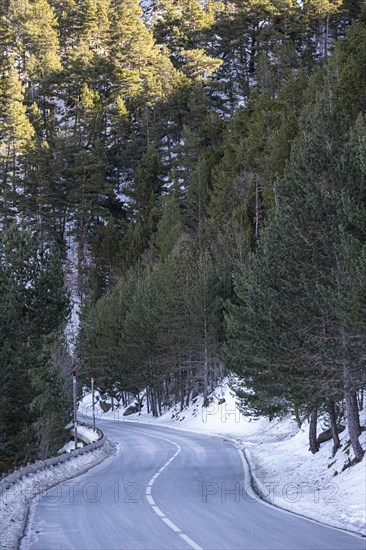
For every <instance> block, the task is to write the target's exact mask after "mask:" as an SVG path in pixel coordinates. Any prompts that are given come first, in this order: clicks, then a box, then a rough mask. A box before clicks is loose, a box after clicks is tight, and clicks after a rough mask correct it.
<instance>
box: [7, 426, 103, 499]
mask: <svg viewBox="0 0 366 550" xmlns="http://www.w3.org/2000/svg"><path fill="white" fill-rule="evenodd" d="M78 424H81V425H83V426H87V427H88V428H91V429H93V426H91V425H90V424H87V423H85V422H78ZM96 431H97V432H98V435H100V439H98V440H97V441H93V442H92V443H89V444H88V445H86V446H85V447H82V448H80V449H77V450H76V451H71V452H70V453H63V454H60V455H58V456H53V457H51V458H47V459H46V460H39V461H38V462H35V463H34V464H28V466H24V467H23V468H19V469H18V470H15V471H14V472H12V473H11V474H9V475H8V476H6V477H4V478H3V479H2V480H1V481H0V495H1V494H2V493H3V492H4V490H5V489H7V488H8V487H9V486H10V485H12V484H13V483H15V482H16V481H19V479H22V478H23V477H25V476H27V475H29V474H33V473H35V472H38V471H39V470H43V469H44V468H48V467H49V466H56V465H57V464H62V463H63V462H66V461H67V460H71V459H72V458H75V457H76V456H80V455H83V454H86V453H89V452H90V451H94V450H95V449H99V448H100V447H102V446H103V445H104V443H105V442H106V441H107V437H106V436H105V435H104V433H103V432H102V430H100V429H99V428H96Z"/></svg>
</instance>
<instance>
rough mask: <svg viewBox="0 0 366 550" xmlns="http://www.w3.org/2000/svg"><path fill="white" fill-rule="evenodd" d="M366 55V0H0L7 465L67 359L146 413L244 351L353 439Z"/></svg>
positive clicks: (63, 403)
mask: <svg viewBox="0 0 366 550" xmlns="http://www.w3.org/2000/svg"><path fill="white" fill-rule="evenodd" d="M365 66H366V11H365V12H364V11H363V8H362V3H361V2H360V1H358V0H345V1H344V2H342V0H335V1H328V0H309V1H306V2H296V1H293V2H292V0H290V1H289V2H286V3H284V2H281V1H278V0H248V1H243V0H222V1H221V0H202V1H200V0H151V1H150V2H148V1H143V2H140V3H139V2H138V0H0V71H1V82H0V181H1V183H0V219H1V228H2V232H1V237H0V255H1V264H0V382H1V386H2V392H1V397H0V454H1V459H0V471H5V470H6V469H7V468H10V467H13V466H14V465H15V464H19V463H22V462H24V461H27V460H30V459H33V458H36V457H43V456H46V455H47V454H49V453H51V452H54V451H55V450H56V449H57V446H58V445H59V443H60V441H61V440H62V436H63V435H62V432H63V426H64V425H65V424H66V422H67V420H68V417H69V412H70V410H69V408H70V402H69V394H70V388H69V380H68V379H69V377H70V376H69V374H70V370H71V368H72V365H74V364H75V362H76V365H77V370H78V372H79V374H80V375H82V376H84V377H85V379H87V377H88V376H89V375H90V373H91V372H93V373H94V375H95V378H96V383H97V385H98V387H99V388H100V390H101V391H102V392H107V393H108V394H109V395H111V396H114V397H116V398H119V397H122V398H124V397H123V396H124V393H123V392H129V393H131V394H133V395H138V394H139V392H141V391H142V390H143V391H144V393H145V397H146V399H145V401H144V403H145V406H147V407H148V408H149V410H151V412H152V414H153V415H159V414H160V413H161V410H162V408H163V407H164V406H167V405H169V404H170V403H172V402H178V403H180V404H181V406H182V407H183V406H184V404H186V403H188V402H189V401H190V400H191V399H192V398H194V396H195V395H197V393H199V392H202V393H203V394H204V396H205V397H207V395H208V393H209V391H210V390H211V389H212V388H213V387H214V386H215V384H216V382H217V381H218V380H219V379H220V378H221V377H222V376H223V374H224V371H225V372H228V371H230V372H234V373H236V374H237V375H238V378H237V380H238V379H240V380H242V382H241V383H238V382H237V383H236V391H237V392H238V395H239V396H240V398H241V402H242V408H243V410H245V411H248V412H250V413H251V414H255V415H261V414H264V415H269V416H270V417H274V416H276V415H282V414H285V413H288V412H291V413H293V414H295V416H296V418H297V419H298V421H299V422H301V420H302V419H304V418H305V417H311V420H312V421H311V431H310V443H311V450H312V451H313V452H316V451H317V443H316V441H315V437H316V419H317V416H318V415H319V414H321V415H325V417H326V418H327V419H329V423H330V425H331V427H332V432H333V439H334V451H336V449H337V446H338V445H339V440H338V435H337V429H336V423H337V421H339V419H340V418H342V416H343V415H344V414H346V415H347V417H348V422H349V431H350V437H351V440H352V448H353V452H354V456H355V457H356V460H361V459H362V456H363V453H364V450H363V449H362V448H361V446H360V444H359V440H358V437H359V434H360V432H361V426H360V423H359V407H360V406H362V405H363V394H364V389H365V387H366V373H365V333H366V314H365V306H366V248H365V246H366V210H365V208H366V202H365V201H366V127H365V124H366V122H365V118H364V117H365V115H366V103H365V98H366V74H365V70H364V68H365ZM70 279H74V280H73V281H72V289H73V292H72V294H71V296H70V292H69V291H68V290H67V288H66V284H65V281H69V282H70ZM69 287H70V285H69ZM75 289H76V290H75ZM73 302H74V303H75V302H76V305H77V306H79V305H80V310H81V321H80V332H79V335H78V339H77V345H76V351H75V354H74V356H72V355H71V353H70V349H69V348H68V345H67V342H65V336H64V334H65V326H66V323H67V321H68V319H69V315H70V311H71V308H72V305H73ZM314 434H315V436H314Z"/></svg>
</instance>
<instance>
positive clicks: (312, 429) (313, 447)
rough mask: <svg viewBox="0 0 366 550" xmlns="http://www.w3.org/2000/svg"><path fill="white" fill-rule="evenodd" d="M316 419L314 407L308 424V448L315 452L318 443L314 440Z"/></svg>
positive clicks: (316, 414)
mask: <svg viewBox="0 0 366 550" xmlns="http://www.w3.org/2000/svg"><path fill="white" fill-rule="evenodd" d="M317 421H318V411H317V409H314V410H313V412H312V413H311V415H310V424H309V450H310V451H311V452H312V453H313V454H315V453H317V452H318V451H319V443H318V442H317V440H316V427H317Z"/></svg>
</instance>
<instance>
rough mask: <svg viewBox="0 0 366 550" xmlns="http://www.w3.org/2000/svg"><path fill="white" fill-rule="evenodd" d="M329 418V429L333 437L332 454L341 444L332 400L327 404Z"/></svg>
mask: <svg viewBox="0 0 366 550" xmlns="http://www.w3.org/2000/svg"><path fill="white" fill-rule="evenodd" d="M328 410H329V419H330V430H331V432H332V438H333V456H334V455H335V454H336V452H337V450H338V449H339V448H340V446H341V442H340V440H339V435H338V430H337V415H336V410H335V405H334V402H332V403H330V404H329V409H328Z"/></svg>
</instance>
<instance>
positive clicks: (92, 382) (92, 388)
mask: <svg viewBox="0 0 366 550" xmlns="http://www.w3.org/2000/svg"><path fill="white" fill-rule="evenodd" d="M91 390H92V404H93V405H92V406H93V430H94V432H95V401H94V374H92V375H91Z"/></svg>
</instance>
